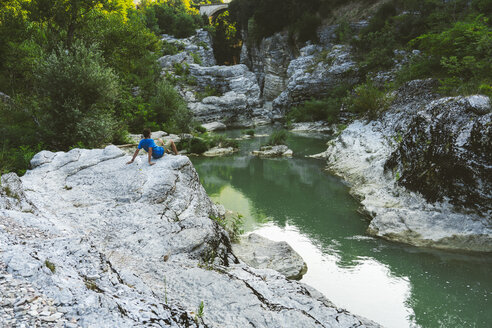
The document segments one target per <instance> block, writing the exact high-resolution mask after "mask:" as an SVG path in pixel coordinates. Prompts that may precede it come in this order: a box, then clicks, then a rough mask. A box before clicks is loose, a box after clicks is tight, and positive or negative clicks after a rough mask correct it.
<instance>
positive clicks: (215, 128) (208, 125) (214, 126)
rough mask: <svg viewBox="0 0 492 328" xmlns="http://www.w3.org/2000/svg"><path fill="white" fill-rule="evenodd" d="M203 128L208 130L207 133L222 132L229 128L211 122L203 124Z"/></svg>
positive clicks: (222, 124)
mask: <svg viewBox="0 0 492 328" xmlns="http://www.w3.org/2000/svg"><path fill="white" fill-rule="evenodd" d="M202 126H203V127H204V128H205V129H207V131H221V130H225V129H226V128H227V126H226V125H225V124H224V123H221V122H211V123H205V124H202Z"/></svg>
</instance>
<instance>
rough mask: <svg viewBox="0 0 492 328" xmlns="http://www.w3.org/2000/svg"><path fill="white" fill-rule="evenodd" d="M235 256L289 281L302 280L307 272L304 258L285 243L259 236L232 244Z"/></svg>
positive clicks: (253, 234)
mask: <svg viewBox="0 0 492 328" xmlns="http://www.w3.org/2000/svg"><path fill="white" fill-rule="evenodd" d="M232 250H233V252H234V254H235V255H236V256H237V257H238V258H239V259H241V260H242V261H244V262H245V263H247V264H249V265H251V266H252V267H253V268H256V269H273V270H275V271H277V272H279V273H281V274H283V275H284V276H286V277H287V278H289V279H301V278H302V276H303V275H304V273H306V271H307V265H306V263H305V262H304V260H303V259H302V257H301V256H300V255H299V254H298V253H297V252H296V251H294V250H293V249H292V247H290V245H289V244H288V243H286V242H285V241H281V242H275V241H271V240H269V239H267V238H265V237H262V236H260V235H258V234H255V233H251V234H249V235H248V236H245V237H242V238H241V240H240V242H239V243H238V244H232Z"/></svg>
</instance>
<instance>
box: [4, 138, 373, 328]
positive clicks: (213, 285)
mask: <svg viewBox="0 0 492 328" xmlns="http://www.w3.org/2000/svg"><path fill="white" fill-rule="evenodd" d="M142 158H143V157H142ZM128 159H129V156H125V153H124V152H123V151H121V150H120V149H118V148H116V147H115V146H109V147H107V148H105V149H99V150H97V149H96V150H83V149H74V150H71V151H70V152H67V153H63V152H58V153H51V152H47V151H43V152H41V153H38V154H37V155H36V156H35V157H34V158H33V160H32V162H31V164H32V167H33V169H32V170H31V171H28V172H27V173H26V174H25V175H24V176H23V177H22V178H18V177H17V176H16V175H15V174H7V175H4V176H2V180H1V183H2V184H1V188H0V290H1V294H0V295H1V296H0V304H1V305H2V306H1V307H0V323H1V325H5V326H16V325H21V324H25V325H26V326H34V325H37V326H49V325H55V324H58V325H65V326H66V327H76V326H81V327H115V326H117V327H195V326H196V327H198V326H200V327H225V326H227V327H244V326H248V325H252V326H256V327H359V326H374V324H372V323H370V322H368V321H366V320H364V319H361V318H358V317H356V316H354V315H351V314H349V313H347V312H345V311H343V310H340V309H337V308H336V307H334V306H333V305H332V304H331V303H330V302H329V301H327V300H326V299H325V298H324V297H323V296H322V295H320V294H319V293H318V292H316V291H315V290H313V289H312V288H310V287H308V286H306V285H303V284H300V283H297V282H294V281H290V280H287V279H285V278H284V277H283V276H281V275H280V274H278V273H276V272H275V271H272V270H267V269H264V270H259V269H253V268H251V267H249V266H247V265H245V264H243V263H239V262H238V261H237V259H236V257H235V256H234V255H233V254H232V252H231V249H230V244H229V240H228V236H227V233H226V232H225V231H224V230H222V229H221V228H220V227H219V225H218V224H217V223H216V222H215V221H214V220H213V219H211V218H213V217H215V216H218V215H220V213H219V210H218V209H217V208H216V206H215V205H214V204H213V203H212V202H211V201H210V199H209V198H208V197H207V195H206V194H205V191H204V189H203V188H202V186H201V185H200V182H199V178H198V175H197V173H196V171H195V170H194V168H193V166H192V164H191V162H190V161H189V159H188V158H186V157H184V156H171V155H166V156H165V157H164V158H162V159H160V160H157V161H156V162H157V164H156V165H154V166H149V165H148V164H147V163H146V161H145V158H143V160H142V159H141V158H137V160H136V161H135V162H134V163H133V164H131V165H126V164H125V163H126V161H128ZM202 302H203V305H204V307H203V312H200V311H199V306H200V304H201V303H202ZM202 314H203V315H202Z"/></svg>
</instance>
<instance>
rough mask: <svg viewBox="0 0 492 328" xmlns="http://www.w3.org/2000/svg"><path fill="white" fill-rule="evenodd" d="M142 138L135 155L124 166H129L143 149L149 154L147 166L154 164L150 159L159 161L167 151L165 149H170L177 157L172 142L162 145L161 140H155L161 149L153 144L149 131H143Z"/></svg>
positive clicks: (176, 151)
mask: <svg viewBox="0 0 492 328" xmlns="http://www.w3.org/2000/svg"><path fill="white" fill-rule="evenodd" d="M143 136H144V139H142V140H140V143H139V144H138V147H137V150H135V153H134V154H133V158H132V160H131V161H129V162H128V163H126V164H131V163H133V161H134V160H135V158H136V157H137V155H138V152H139V151H140V149H142V148H143V149H145V151H146V152H148V153H149V165H154V164H155V163H154V162H152V157H153V158H154V159H159V158H161V157H162V156H164V152H165V151H167V149H169V147H170V148H172V150H173V152H174V154H175V155H178V150H177V149H176V145H175V144H174V141H172V140H169V141H168V142H166V143H164V141H162V139H161V138H159V139H157V140H158V141H159V143H160V144H161V145H162V147H160V146H157V145H156V144H155V142H154V139H152V138H151V137H150V136H151V132H150V129H145V130H144V131H143Z"/></svg>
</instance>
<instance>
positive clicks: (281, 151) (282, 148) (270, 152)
mask: <svg viewBox="0 0 492 328" xmlns="http://www.w3.org/2000/svg"><path fill="white" fill-rule="evenodd" d="M251 153H252V154H253V155H255V156H260V157H281V156H284V157H292V155H293V154H294V153H293V152H292V150H291V149H289V147H287V146H286V145H276V146H262V147H261V148H260V150H254V151H253V152H251Z"/></svg>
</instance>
